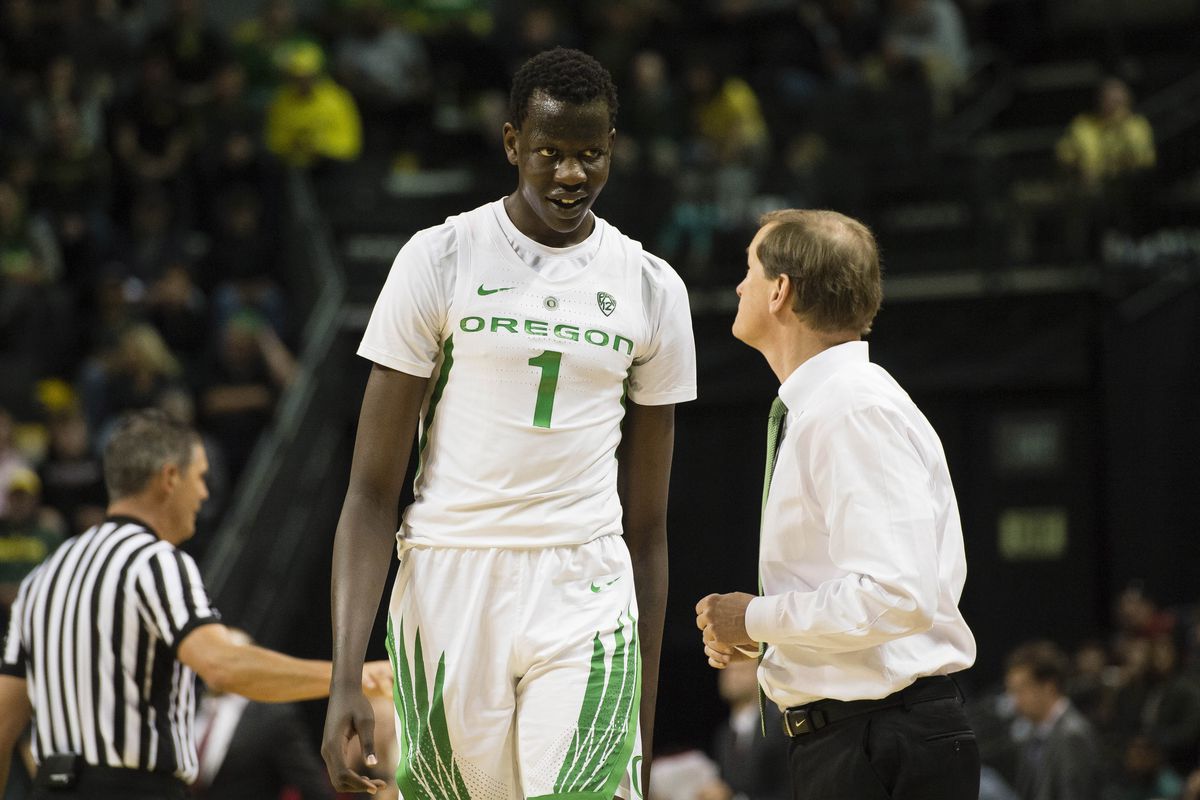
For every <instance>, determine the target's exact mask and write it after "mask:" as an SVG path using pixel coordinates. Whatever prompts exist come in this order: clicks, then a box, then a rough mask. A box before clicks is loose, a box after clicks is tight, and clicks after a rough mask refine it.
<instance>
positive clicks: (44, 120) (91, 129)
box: [27, 53, 104, 149]
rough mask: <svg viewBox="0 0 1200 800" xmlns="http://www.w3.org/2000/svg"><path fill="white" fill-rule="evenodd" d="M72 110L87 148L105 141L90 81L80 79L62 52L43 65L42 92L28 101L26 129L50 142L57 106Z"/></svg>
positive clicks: (72, 62)
mask: <svg viewBox="0 0 1200 800" xmlns="http://www.w3.org/2000/svg"><path fill="white" fill-rule="evenodd" d="M64 108H65V109H70V110H72V111H74V112H75V115H76V118H77V120H78V132H77V135H78V137H79V139H80V140H81V141H82V142H83V143H84V144H85V145H86V146H87V147H88V148H89V149H96V148H98V147H100V146H101V145H103V143H104V107H103V104H102V103H101V99H100V96H99V94H97V93H96V91H95V89H94V87H93V84H92V83H91V82H90V81H87V80H84V79H82V78H81V77H80V76H79V74H78V72H77V70H76V66H75V60H74V59H73V58H71V56H69V55H67V54H65V53H59V54H58V55H55V56H54V57H52V58H51V59H50V61H49V63H47V65H46V69H45V75H44V82H43V86H42V90H41V92H39V93H38V94H37V96H35V97H34V98H33V100H32V102H30V104H29V107H28V108H27V113H28V115H29V132H30V133H31V134H32V135H33V138H34V140H35V141H36V142H37V143H38V144H39V145H42V146H46V145H48V144H50V143H51V141H53V138H54V128H55V122H54V118H55V114H56V113H57V112H58V111H59V110H60V109H64Z"/></svg>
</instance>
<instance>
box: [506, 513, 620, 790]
mask: <svg viewBox="0 0 1200 800" xmlns="http://www.w3.org/2000/svg"><path fill="white" fill-rule="evenodd" d="M536 574H537V575H538V576H539V579H538V580H537V581H536V582H534V583H533V588H534V591H535V592H536V597H537V600H536V602H534V603H533V604H532V605H531V609H533V610H532V612H531V614H530V622H529V626H528V627H527V628H526V630H525V631H524V633H523V634H522V638H521V642H522V644H521V646H520V647H518V650H517V652H518V653H519V654H520V655H521V657H522V659H523V660H524V663H525V670H524V674H523V677H522V678H521V680H520V682H519V683H518V684H517V761H518V774H519V779H520V783H521V787H522V789H523V791H524V795H525V797H527V798H542V799H543V800H544V799H546V798H567V797H569V798H572V800H584V799H585V798H586V799H587V800H611V798H613V797H614V796H616V797H623V798H629V800H635V798H640V797H641V796H642V795H641V790H640V789H641V787H640V786H639V778H638V777H637V775H638V767H639V765H640V763H641V741H640V735H639V730H638V706H639V702H640V699H641V654H640V651H639V644H638V636H637V600H636V598H635V596H634V591H633V570H632V567H631V566H630V563H629V554H628V552H627V551H626V549H625V544H624V542H623V541H622V540H621V539H620V538H619V537H616V536H609V537H604V538H603V539H601V540H599V541H596V542H592V543H590V544H587V545H582V546H580V547H573V548H551V549H548V550H546V551H543V555H542V557H541V559H540V561H539V564H538V568H537V573H536Z"/></svg>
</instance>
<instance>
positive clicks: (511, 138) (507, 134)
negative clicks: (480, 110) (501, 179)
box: [501, 122, 518, 166]
mask: <svg viewBox="0 0 1200 800" xmlns="http://www.w3.org/2000/svg"><path fill="white" fill-rule="evenodd" d="M517 133H518V131H517V129H516V128H515V127H513V124H512V123H511V122H506V123H504V131H503V133H502V134H501V135H502V136H503V137H504V154H505V155H506V156H508V163H510V164H512V165H513V166H516V165H517Z"/></svg>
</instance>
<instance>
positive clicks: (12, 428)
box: [0, 406, 30, 517]
mask: <svg viewBox="0 0 1200 800" xmlns="http://www.w3.org/2000/svg"><path fill="white" fill-rule="evenodd" d="M29 468H30V463H29V460H28V459H27V458H25V456H24V455H23V454H22V453H21V451H20V450H18V449H17V444H16V422H15V420H14V419H13V416H12V413H11V412H9V410H8V409H7V408H5V407H4V406H0V487H7V486H8V482H9V480H10V479H11V478H12V476H13V474H14V473H16V472H17V470H22V469H29ZM7 510H8V493H7V492H0V517H3V516H4V514H5V513H6V512H7Z"/></svg>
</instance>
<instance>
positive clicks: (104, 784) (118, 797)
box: [32, 766, 188, 800]
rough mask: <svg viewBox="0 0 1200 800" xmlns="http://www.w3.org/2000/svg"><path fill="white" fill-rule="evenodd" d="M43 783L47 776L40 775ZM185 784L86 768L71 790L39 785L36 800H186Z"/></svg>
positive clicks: (142, 774)
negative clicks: (44, 777) (43, 778)
mask: <svg viewBox="0 0 1200 800" xmlns="http://www.w3.org/2000/svg"><path fill="white" fill-rule="evenodd" d="M38 777H39V781H38V783H39V784H44V781H42V780H40V779H41V778H42V777H43V776H41V775H40V774H39V776H38ZM187 796H188V795H187V788H186V787H185V785H184V783H183V781H181V780H179V779H178V778H175V777H173V776H170V775H163V774H161V773H152V772H142V771H139V770H132V769H113V768H110V767H94V766H84V767H83V768H82V769H81V770H80V773H79V776H78V779H77V781H76V783H75V785H74V786H72V787H71V788H69V789H62V788H50V787H47V786H45V785H37V786H35V787H34V790H33V797H32V800H186V798H187Z"/></svg>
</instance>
